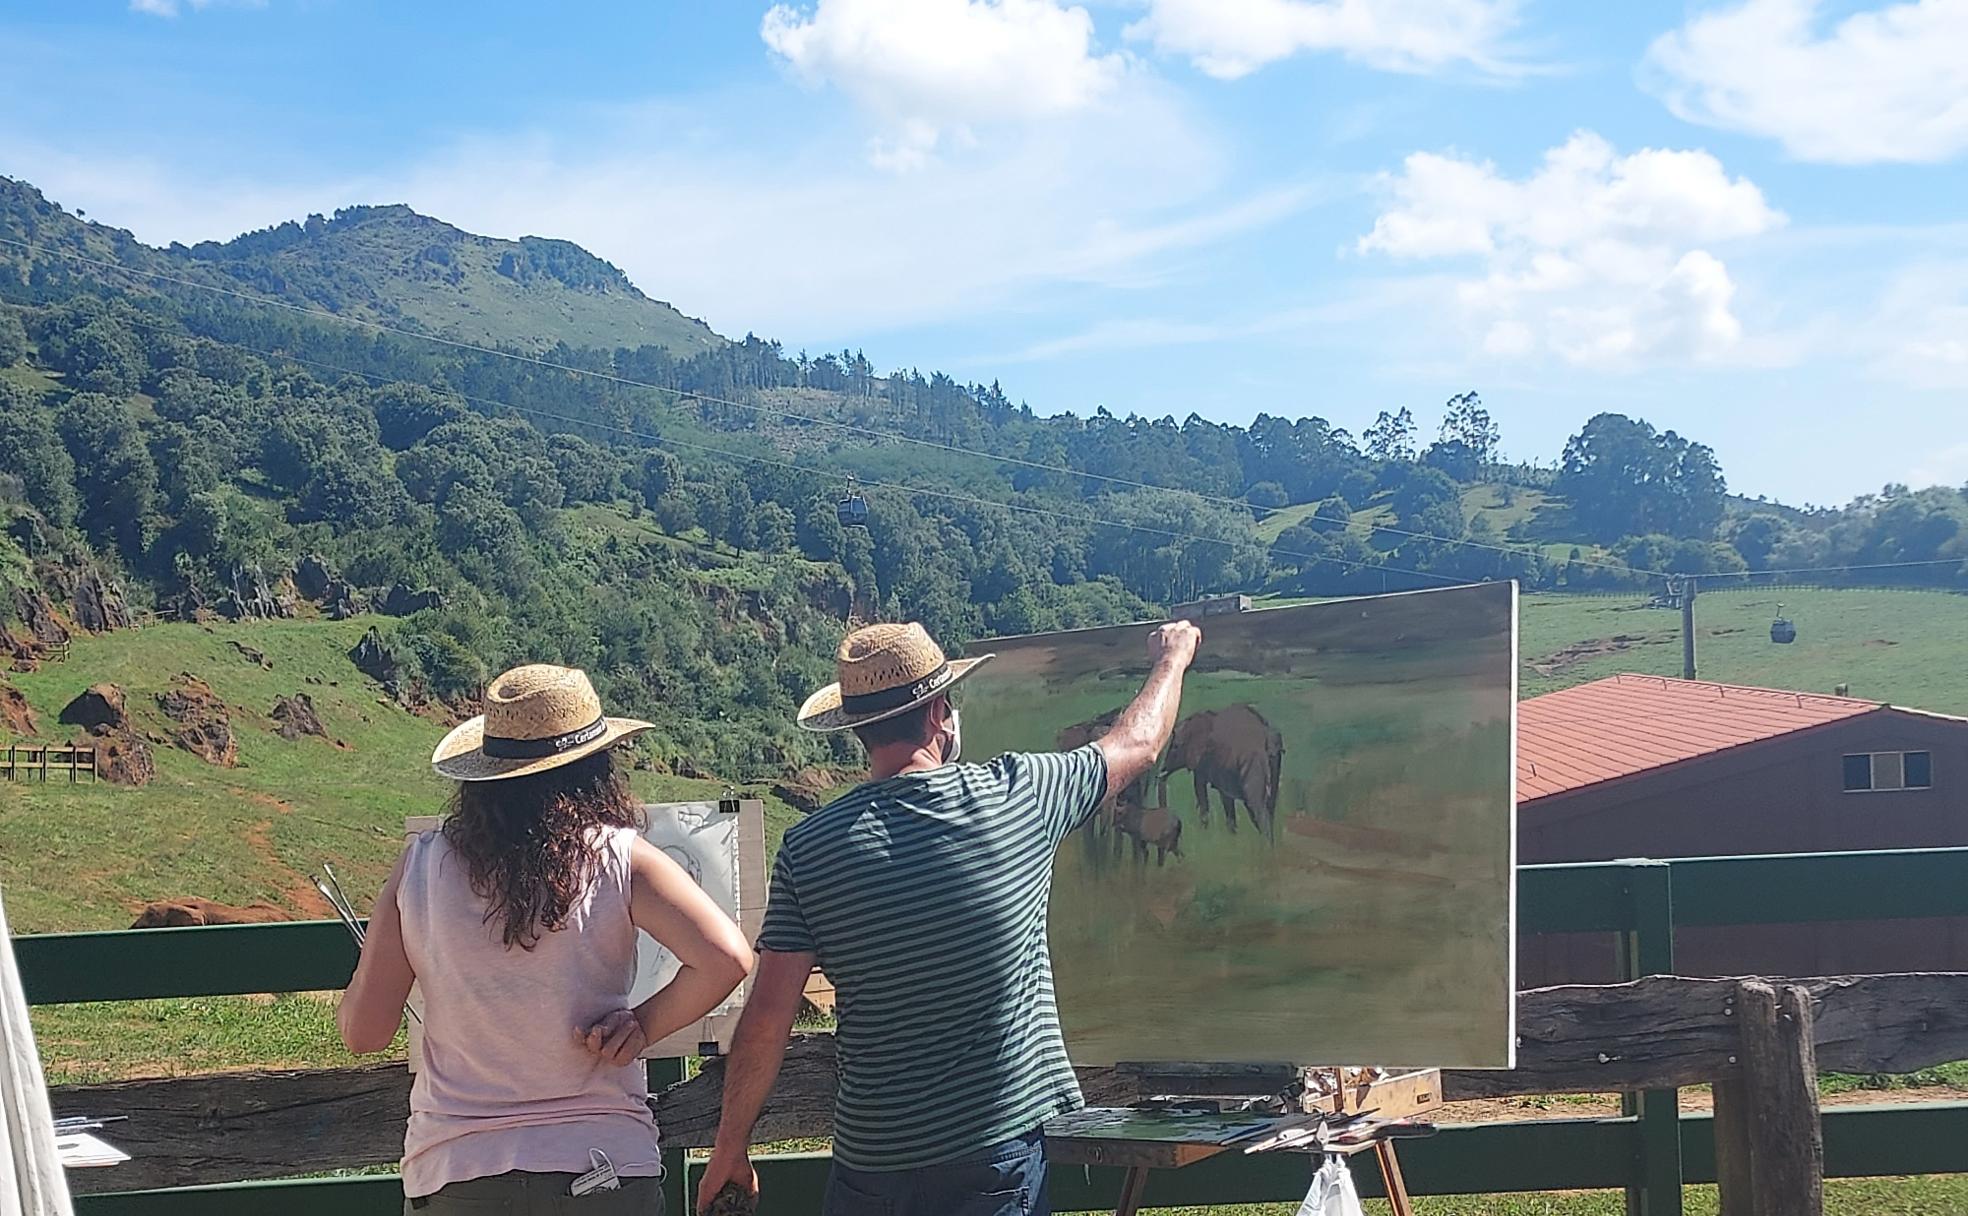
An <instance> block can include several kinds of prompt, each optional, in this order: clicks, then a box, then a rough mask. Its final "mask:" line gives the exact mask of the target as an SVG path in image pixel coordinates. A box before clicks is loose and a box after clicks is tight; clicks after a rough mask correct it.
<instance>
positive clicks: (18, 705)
mask: <svg viewBox="0 0 1968 1216" xmlns="http://www.w3.org/2000/svg"><path fill="white" fill-rule="evenodd" d="M0 731H5V732H6V733H7V734H9V735H12V736H13V737H14V738H16V739H32V738H34V737H35V736H36V735H39V734H40V733H41V723H40V721H39V720H38V719H36V718H35V716H34V706H32V705H30V704H28V702H27V698H26V697H25V696H24V695H22V693H21V690H20V689H18V688H15V687H14V686H13V685H12V684H9V683H7V682H6V681H4V680H0Z"/></svg>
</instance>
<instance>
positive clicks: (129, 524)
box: [57, 393, 157, 563]
mask: <svg viewBox="0 0 1968 1216" xmlns="http://www.w3.org/2000/svg"><path fill="white" fill-rule="evenodd" d="M57 428H58V430H59V431H60V432H61V437H62V443H63V444H64V445H65V446H66V447H67V448H68V453H69V455H70V456H71V457H73V458H74V460H75V486H76V489H77V490H78V491H80V494H81V504H82V511H81V516H82V526H83V527H84V528H85V529H86V530H87V531H88V533H89V535H90V536H91V537H92V538H93V539H95V540H96V541H97V542H98V543H102V544H113V545H115V546H116V547H117V548H118V549H119V550H121V551H122V553H123V556H124V557H126V558H128V559H129V560H130V561H131V562H132V563H136V562H138V561H141V560H142V558H143V556H144V551H145V550H146V549H147V548H148V546H149V543H150V536H151V525H152V523H153V519H152V513H153V512H154V511H155V510H156V503H157V463H156V461H154V460H153V459H151V455H150V449H149V448H148V447H146V446H145V445H144V441H143V432H142V431H141V430H140V429H138V426H137V422H136V419H135V418H134V417H132V416H131V414H130V410H129V406H128V405H127V404H126V403H125V402H122V401H118V400H116V399H114V398H111V397H105V396H103V395H102V394H100V393H77V394H76V395H75V396H73V397H70V398H69V399H68V403H67V405H66V406H65V407H64V408H63V410H62V414H61V418H60V421H59V422H58V424H57Z"/></svg>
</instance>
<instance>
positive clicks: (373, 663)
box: [349, 625, 411, 703]
mask: <svg viewBox="0 0 1968 1216" xmlns="http://www.w3.org/2000/svg"><path fill="white" fill-rule="evenodd" d="M349 661H350V662H352V663H354V664H355V669H356V670H357V671H359V672H361V673H362V674H363V675H365V676H368V677H369V678H370V679H372V680H374V681H376V683H378V684H381V685H382V686H383V691H384V692H386V693H388V694H389V695H390V697H391V699H392V700H395V701H397V702H399V703H407V700H408V698H409V695H410V691H411V690H410V681H409V677H408V676H407V674H406V673H405V672H404V670H403V662H402V660H400V659H398V658H397V657H396V656H395V655H394V654H392V653H390V648H389V647H388V646H387V645H386V644H384V642H383V635H382V634H381V633H379V632H377V630H376V627H375V626H374V625H371V626H370V627H369V631H368V632H367V633H364V634H363V635H362V640H361V641H360V642H357V643H356V644H355V649H353V650H351V651H349Z"/></svg>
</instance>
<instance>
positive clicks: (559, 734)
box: [431, 663, 655, 781]
mask: <svg viewBox="0 0 1968 1216" xmlns="http://www.w3.org/2000/svg"><path fill="white" fill-rule="evenodd" d="M654 729H655V727H654V725H652V724H651V723H648V722H642V721H638V720H637V719H635V718H611V717H609V716H608V715H606V714H604V713H603V712H602V711H601V698H600V697H598V696H596V695H595V690H594V685H592V684H590V683H589V682H588V673H587V672H585V671H581V670H580V669H578V668H574V667H555V666H553V665H552V664H550V663H533V664H529V665H527V666H525V667H515V668H513V669H512V670H511V671H509V672H507V673H505V674H504V675H502V676H500V677H499V678H498V679H496V680H494V681H492V682H491V683H490V684H488V685H486V686H485V712H484V713H482V714H480V715H479V716H478V717H476V718H473V719H471V720H470V721H468V722H464V723H461V724H460V725H459V726H458V727H457V728H456V729H455V730H453V731H452V732H451V733H450V734H448V735H446V736H444V740H443V741H442V742H441V743H439V744H438V745H437V750H436V751H434V752H432V753H431V767H432V768H434V769H436V770H437V772H438V775H439V776H442V777H449V778H451V779H452V780H453V781H498V780H501V779H503V778H507V777H528V776H531V775H532V774H534V773H543V772H546V771H547V770H548V769H552V768H559V767H560V766H561V765H563V764H572V763H573V762H574V761H576V760H579V759H582V758H583V757H586V756H592V755H594V754H595V753H596V752H598V751H602V750H604V749H606V748H610V747H613V746H615V745H616V744H617V743H620V742H621V741H622V740H624V739H631V738H634V737H635V736H637V735H639V734H641V733H642V732H643V731H646V730H654Z"/></svg>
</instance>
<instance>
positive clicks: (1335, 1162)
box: [1297, 1155, 1365, 1216]
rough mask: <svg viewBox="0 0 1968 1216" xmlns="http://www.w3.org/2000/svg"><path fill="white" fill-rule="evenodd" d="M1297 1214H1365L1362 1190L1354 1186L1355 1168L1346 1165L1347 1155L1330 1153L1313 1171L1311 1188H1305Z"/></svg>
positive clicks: (1301, 1215) (1358, 1215) (1308, 1215)
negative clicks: (1361, 1203) (1359, 1190)
mask: <svg viewBox="0 0 1968 1216" xmlns="http://www.w3.org/2000/svg"><path fill="white" fill-rule="evenodd" d="M1297 1216H1365V1209H1364V1208H1362V1207H1361V1206H1360V1193H1359V1192H1358V1191H1356V1190H1354V1189H1353V1171H1352V1170H1350V1169H1348V1168H1347V1167H1346V1158H1344V1157H1340V1156H1337V1155H1335V1156H1331V1157H1327V1158H1326V1163H1325V1164H1324V1165H1322V1166H1320V1167H1319V1172H1318V1173H1316V1174H1314V1175H1312V1189H1311V1190H1309V1191H1307V1192H1305V1202H1304V1203H1301V1204H1299V1205H1298V1214H1297Z"/></svg>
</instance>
